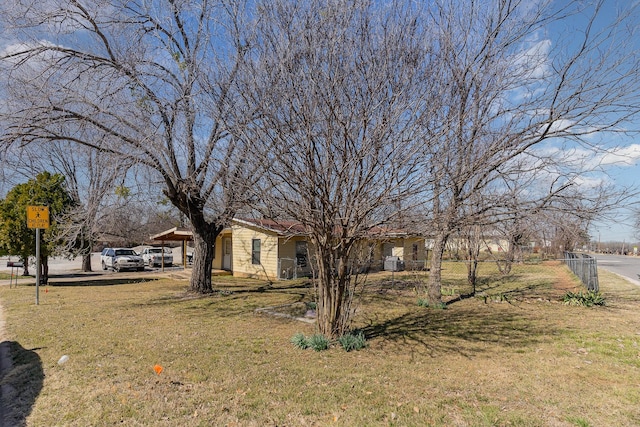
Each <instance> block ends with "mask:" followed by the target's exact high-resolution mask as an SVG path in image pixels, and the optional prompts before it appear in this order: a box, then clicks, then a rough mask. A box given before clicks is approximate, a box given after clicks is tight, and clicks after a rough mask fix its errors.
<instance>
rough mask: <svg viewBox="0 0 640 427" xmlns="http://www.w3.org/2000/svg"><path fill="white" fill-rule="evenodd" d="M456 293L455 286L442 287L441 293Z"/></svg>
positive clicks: (449, 294) (449, 295) (447, 294)
mask: <svg viewBox="0 0 640 427" xmlns="http://www.w3.org/2000/svg"><path fill="white" fill-rule="evenodd" d="M455 294H456V288H442V295H446V296H448V297H452V296H454V295H455Z"/></svg>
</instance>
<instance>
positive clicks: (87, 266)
mask: <svg viewBox="0 0 640 427" xmlns="http://www.w3.org/2000/svg"><path fill="white" fill-rule="evenodd" d="M82 271H84V272H88V271H93V270H92V269H91V254H86V255H82Z"/></svg>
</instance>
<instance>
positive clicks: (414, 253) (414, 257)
mask: <svg viewBox="0 0 640 427" xmlns="http://www.w3.org/2000/svg"><path fill="white" fill-rule="evenodd" d="M413 260H414V261H417V260H418V244H417V243H414V244H413Z"/></svg>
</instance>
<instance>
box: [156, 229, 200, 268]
mask: <svg viewBox="0 0 640 427" xmlns="http://www.w3.org/2000/svg"><path fill="white" fill-rule="evenodd" d="M151 240H155V241H160V242H162V250H163V251H164V242H182V265H183V266H184V268H185V269H186V268H187V242H188V241H191V240H193V233H192V232H191V230H189V229H188V228H184V227H174V228H171V229H169V230H166V231H163V232H162V233H158V234H155V235H153V236H151ZM162 270H163V271H164V262H163V264H162Z"/></svg>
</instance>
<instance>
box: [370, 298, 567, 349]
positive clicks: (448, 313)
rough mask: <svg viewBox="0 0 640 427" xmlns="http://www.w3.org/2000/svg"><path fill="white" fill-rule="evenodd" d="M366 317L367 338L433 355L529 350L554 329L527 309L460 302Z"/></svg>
mask: <svg viewBox="0 0 640 427" xmlns="http://www.w3.org/2000/svg"><path fill="white" fill-rule="evenodd" d="M364 317H365V319H366V321H367V322H368V323H369V325H368V326H366V327H364V328H362V331H363V332H364V334H365V336H366V337H367V338H369V339H371V338H379V339H381V340H382V343H383V344H384V345H389V346H392V347H393V346H401V347H402V348H403V349H404V350H403V351H405V352H406V351H407V349H409V351H411V352H414V353H419V354H427V355H429V356H432V357H437V356H439V355H443V354H458V355H461V356H464V357H473V356H474V355H477V354H480V353H484V352H495V351H496V350H500V351H501V350H506V349H510V350H511V351H526V349H527V348H531V347H532V346H535V345H536V344H537V343H540V342H542V341H543V340H545V339H546V337H547V336H549V335H551V334H553V333H554V332H555V330H554V329H553V328H552V327H551V326H550V325H544V326H542V325H537V324H535V323H534V322H532V321H531V320H530V319H528V318H527V317H526V314H525V313H518V312H513V311H512V312H507V311H505V310H495V309H492V308H487V310H486V311H484V312H483V311H479V310H478V309H474V310H468V309H465V308H464V307H460V306H458V307H455V308H452V309H446V310H441V309H425V310H422V311H411V312H409V313H405V314H402V315H399V316H397V317H395V318H392V319H386V320H377V319H375V318H374V317H369V318H368V319H367V316H366V315H365V316H364Z"/></svg>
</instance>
